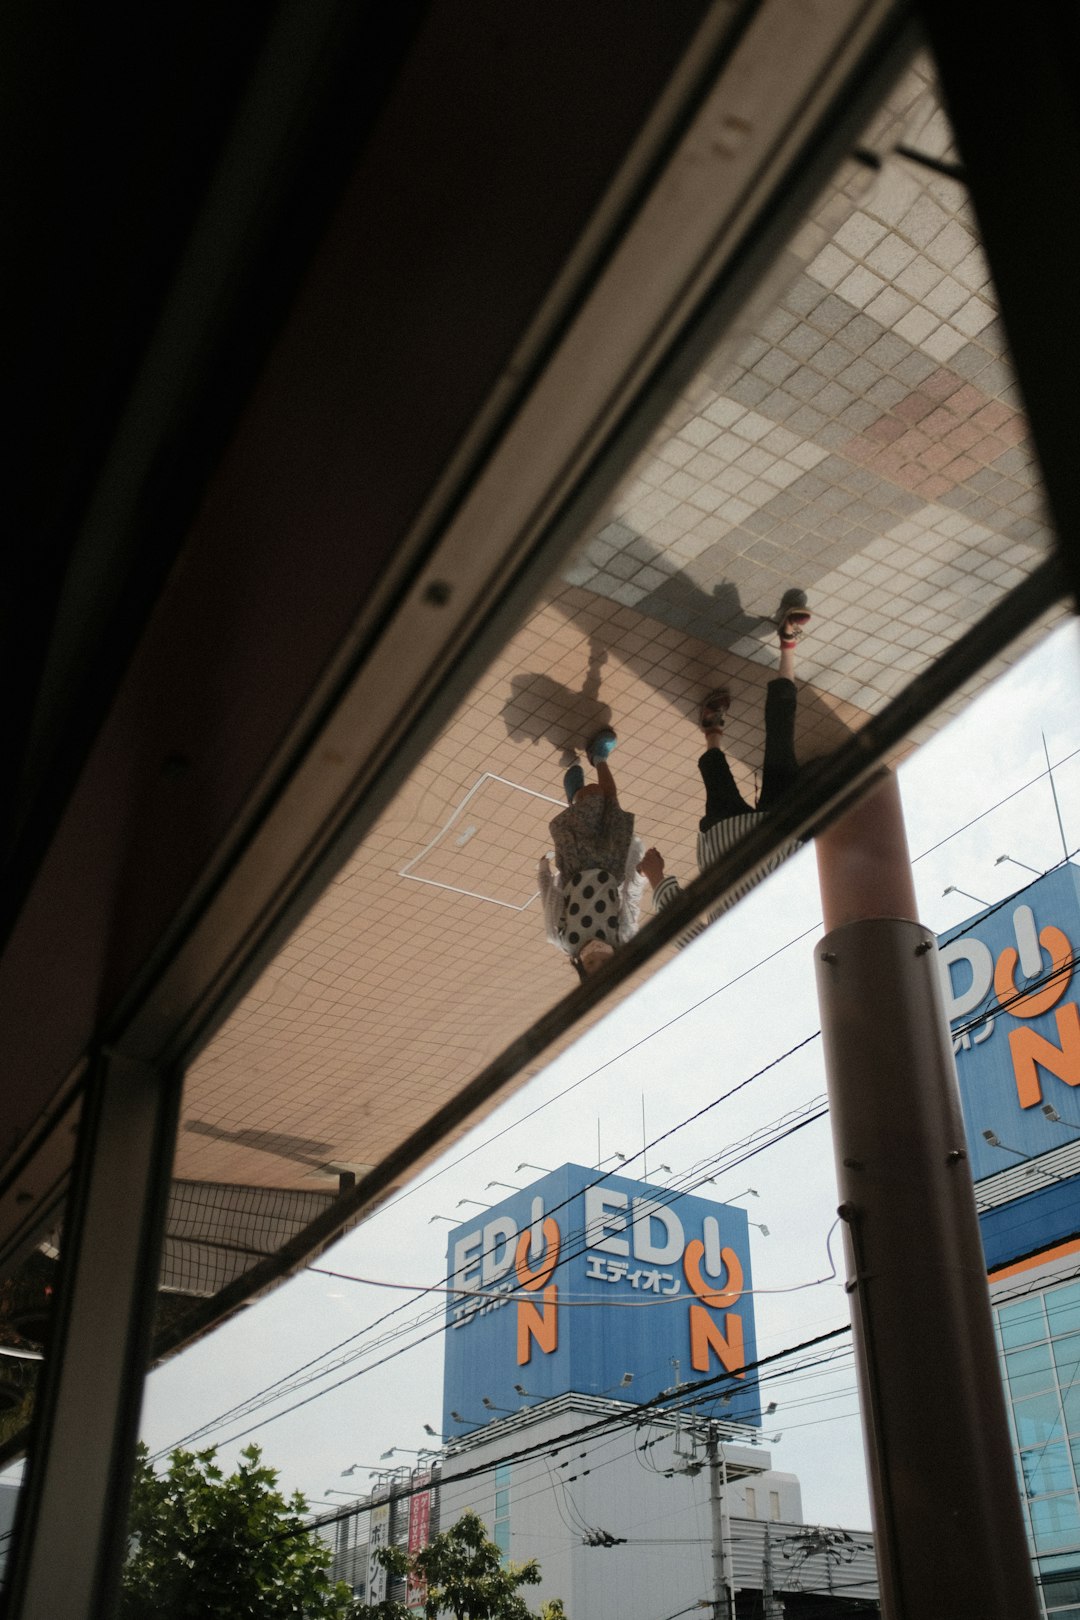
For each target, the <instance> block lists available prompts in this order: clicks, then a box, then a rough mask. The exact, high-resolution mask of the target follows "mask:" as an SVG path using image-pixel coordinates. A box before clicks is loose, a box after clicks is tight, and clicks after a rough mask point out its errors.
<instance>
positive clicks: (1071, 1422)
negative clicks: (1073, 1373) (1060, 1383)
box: [1061, 1382, 1080, 1434]
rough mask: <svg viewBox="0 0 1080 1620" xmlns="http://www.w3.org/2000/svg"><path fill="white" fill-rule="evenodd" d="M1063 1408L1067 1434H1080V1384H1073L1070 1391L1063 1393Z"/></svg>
mask: <svg viewBox="0 0 1080 1620" xmlns="http://www.w3.org/2000/svg"><path fill="white" fill-rule="evenodd" d="M1061 1408H1062V1411H1063V1413H1064V1422H1065V1432H1066V1433H1067V1434H1080V1382H1077V1383H1074V1384H1071V1385H1070V1386H1069V1388H1068V1389H1063V1390H1062V1391H1061Z"/></svg>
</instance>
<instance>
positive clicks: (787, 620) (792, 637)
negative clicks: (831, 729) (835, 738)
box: [757, 589, 810, 810]
mask: <svg viewBox="0 0 1080 1620" xmlns="http://www.w3.org/2000/svg"><path fill="white" fill-rule="evenodd" d="M809 622H810V610H809V608H808V607H807V605H806V592H805V591H800V590H797V589H795V590H790V591H785V592H784V597H783V600H782V601H781V603H780V611H779V613H778V614H777V628H778V630H779V633H780V671H779V674H778V675H777V676H776V678H775V680H771V681H770V682H769V684H768V687H767V688H766V692H765V759H764V762H763V764H762V768H761V792H760V793H759V795H758V805H757V807H758V809H759V810H771V809H772V807H773V805H774V804H775V802H776V800H777V799H779V798H780V797H781V796H782V795H783V794H784V793H786V792H787V790H788V788H789V787H791V786H792V785H793V783H794V782H795V779H796V777H797V776H798V774H799V764H798V761H797V760H796V758H795V706H796V695H795V648H796V646H797V644H798V642H799V641H800V639H801V638H802V635H803V633H804V631H805V629H806V626H807V624H808V623H809Z"/></svg>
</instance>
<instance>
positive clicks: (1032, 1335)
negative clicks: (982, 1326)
mask: <svg viewBox="0 0 1080 1620" xmlns="http://www.w3.org/2000/svg"><path fill="white" fill-rule="evenodd" d="M997 1317H998V1324H999V1326H1000V1328H1001V1342H1002V1344H1003V1345H1004V1346H1005V1349H1006V1350H1010V1349H1012V1348H1014V1347H1015V1346H1016V1345H1021V1344H1031V1343H1032V1342H1033V1340H1035V1339H1045V1338H1046V1320H1045V1318H1044V1316H1043V1309H1042V1301H1041V1300H1038V1299H1018V1300H1017V1301H1016V1302H1015V1303H1014V1304H1012V1305H1002V1306H1001V1308H1000V1310H999V1311H998V1313H997Z"/></svg>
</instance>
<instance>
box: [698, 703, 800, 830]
mask: <svg viewBox="0 0 1080 1620" xmlns="http://www.w3.org/2000/svg"><path fill="white" fill-rule="evenodd" d="M698 770H699V771H700V772H701V779H702V781H703V782H704V783H705V814H704V815H703V816H702V818H701V820H700V822H699V823H698V825H699V827H700V828H701V831H702V832H707V831H708V829H709V828H710V827H715V826H716V823H717V822H718V821H725V820H726V819H727V817H728V816H745V815H747V814H749V813H750V812H751V811H753V810H771V809H772V807H773V805H774V804H775V803H776V801H777V799H778V798H780V796H781V794H783V793H786V792H787V790H788V788H789V787H791V786H792V784H793V783H794V781H795V778H796V777H797V776H798V774H799V766H798V762H797V761H796V759H795V682H794V681H788V680H785V679H784V678H783V676H777V678H776V679H775V680H773V681H770V682H769V685H768V687H767V689H766V692H765V761H764V764H763V766H762V771H761V792H760V793H759V794H758V802H757V804H756V805H753V804H747V802H746V800H745V799H744V798H743V796H742V794H741V793H740V792H739V790H738V788H737V787H736V786H735V778H734V777H733V776H732V774H731V766H730V765H729V764H728V762H727V759H726V757H725V755H724V751H723V749H721V748H707V749H706V750H705V752H704V753H703V754H702V756H701V758H700V759H699V760H698Z"/></svg>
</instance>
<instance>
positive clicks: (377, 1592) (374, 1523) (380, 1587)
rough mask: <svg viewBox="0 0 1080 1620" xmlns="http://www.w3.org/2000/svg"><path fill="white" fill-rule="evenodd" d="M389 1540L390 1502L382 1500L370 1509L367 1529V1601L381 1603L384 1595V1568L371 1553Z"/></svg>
mask: <svg viewBox="0 0 1080 1620" xmlns="http://www.w3.org/2000/svg"><path fill="white" fill-rule="evenodd" d="M389 1540H390V1503H389V1501H383V1502H379V1503H377V1504H376V1506H375V1507H373V1508H372V1510H371V1524H370V1529H369V1531H368V1590H367V1600H368V1602H369V1603H381V1602H382V1601H383V1599H384V1598H385V1597H386V1570H385V1569H384V1567H383V1566H382V1564H379V1563H376V1561H375V1559H374V1558H373V1557H372V1554H373V1553H374V1552H375V1550H376V1548H378V1547H385V1546H386V1545H387V1543H388V1542H389Z"/></svg>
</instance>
